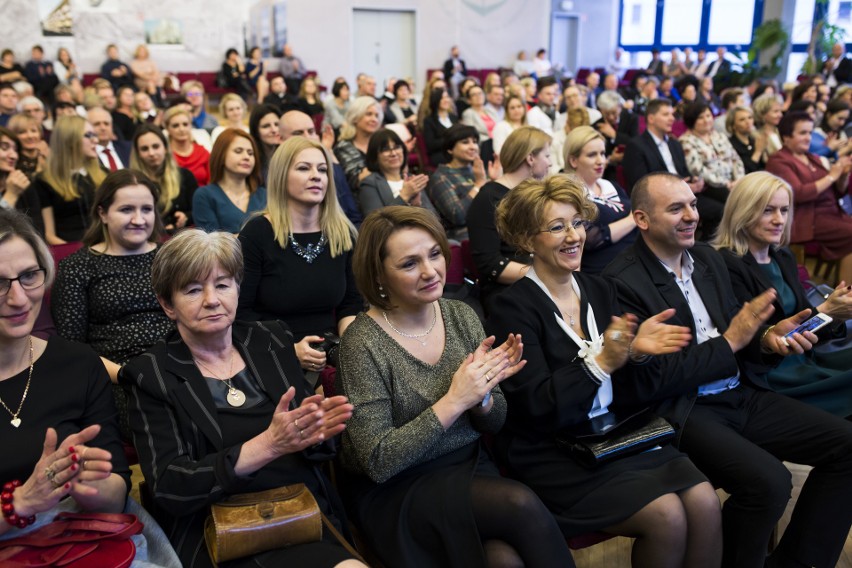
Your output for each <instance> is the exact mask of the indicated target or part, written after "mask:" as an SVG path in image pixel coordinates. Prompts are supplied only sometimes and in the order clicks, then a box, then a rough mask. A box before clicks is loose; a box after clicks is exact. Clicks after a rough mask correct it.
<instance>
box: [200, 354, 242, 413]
mask: <svg viewBox="0 0 852 568" xmlns="http://www.w3.org/2000/svg"><path fill="white" fill-rule="evenodd" d="M193 359H195V357H193ZM195 362H196V363H197V364H198V365H200V366H201V367H204V368H205V369H207V372H208V373H210V374H211V375H213V378H214V379H216V380H217V381H222V382H223V383H225V384H226V385H227V386H228V395H227V396H226V397H225V400H227V401H228V404H230V405H231V406H234V407H240V406H242V405H244V404H245V403H246V394H245V393H244V392H243V391H241V390H240V389H238V388H237V387H235V386H234V385H233V383H231V379H230V377H231V376H233V371H234V352H233V351H231V364H230V365H229V366H228V377H229V378H225V379H223V378H222V377H220V376H219V375H217V374H216V373H214V372H213V370H212V369H211V368H210V367H208V366H207V365H205V364H204V363H202V362H201V361H199V360H198V359H195Z"/></svg>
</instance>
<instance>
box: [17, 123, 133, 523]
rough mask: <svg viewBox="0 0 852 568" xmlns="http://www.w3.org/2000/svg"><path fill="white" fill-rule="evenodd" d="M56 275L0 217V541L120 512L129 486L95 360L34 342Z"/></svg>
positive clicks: (28, 233)
mask: <svg viewBox="0 0 852 568" xmlns="http://www.w3.org/2000/svg"><path fill="white" fill-rule="evenodd" d="M81 120H82V119H81ZM53 275H54V268H53V259H52V258H51V256H50V252H49V251H48V249H47V246H46V245H45V243H44V241H42V240H41V238H40V237H39V236H38V234H37V233H36V232H35V229H34V228H33V226H32V225H31V224H30V222H29V220H27V218H26V217H25V216H24V215H23V214H21V213H18V212H16V211H10V210H7V209H2V210H0V406H2V408H0V438H2V440H3V454H4V456H3V460H2V463H0V485H2V495H0V499H2V501H3V511H2V514H3V519H2V520H0V539H3V538H12V537H16V536H18V535H19V533H20V531H21V529H23V528H25V527H27V526H29V525H31V524H33V523H36V522H40V521H43V520H44V521H47V520H50V519H51V518H52V517H53V516H54V515H55V514H56V512H58V511H59V510H76V511H79V510H83V511H99V512H120V511H121V510H122V509H123V508H124V504H125V500H126V497H127V490H128V488H129V487H130V469H129V468H128V467H127V463H126V461H125V458H124V452H123V451H122V449H121V443H120V441H119V436H118V429H117V427H116V424H115V418H114V416H115V408H114V406H113V402H112V395H111V394H110V387H109V385H110V383H109V378H108V377H107V376H106V371H105V370H104V366H103V365H102V364H101V361H100V359H98V357H97V355H95V354H94V353H93V352H92V350H91V349H90V348H89V347H87V346H85V345H81V344H79V343H73V342H71V341H68V340H66V339H64V338H62V337H59V336H53V337H51V338H50V339H49V340H48V341H44V340H42V339H39V338H37V337H34V336H33V335H32V329H33V324H34V323H35V321H36V317H37V316H38V313H39V310H40V308H41V304H42V300H43V299H44V295H45V292H46V289H47V287H49V286H50V283H51V282H52V280H53Z"/></svg>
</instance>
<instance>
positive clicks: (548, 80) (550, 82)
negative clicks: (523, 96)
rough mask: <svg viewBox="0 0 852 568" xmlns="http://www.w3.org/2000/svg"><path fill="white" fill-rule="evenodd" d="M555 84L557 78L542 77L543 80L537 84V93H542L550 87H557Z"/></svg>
mask: <svg viewBox="0 0 852 568" xmlns="http://www.w3.org/2000/svg"><path fill="white" fill-rule="evenodd" d="M555 84H556V78H555V77H542V78H541V79H539V80H538V83H536V85H537V87H538V88H537V89H536V91H535V92H536V93H540V92H541V90H542V89H544V88H545V87H550V86H551V85H555Z"/></svg>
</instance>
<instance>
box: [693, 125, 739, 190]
mask: <svg viewBox="0 0 852 568" xmlns="http://www.w3.org/2000/svg"><path fill="white" fill-rule="evenodd" d="M680 143H681V145H683V153H684V154H685V156H686V167H687V168H689V173H690V174H692V175H694V176H696V177H700V178H703V179H704V182H705V183H708V184H710V185H713V186H722V187H727V185H728V183H729V182H732V181H737V180H738V179H740V178H741V177H743V176H744V175H745V166H743V161H742V160H741V159H740V156H739V154H737V152H736V150H734V147H733V146H731V141H730V140H728V138H727V137H726V136H725V135H724V134H722V133H721V132H717V131H715V130H713V131H712V132H711V133H710V143H709V144H708V143H707V142H705V141H704V140H703V139H702V138H699V137H698V136H696V135H695V134H693V133H692V131H689V132H687V133H686V134H684V135H683V136H681V137H680Z"/></svg>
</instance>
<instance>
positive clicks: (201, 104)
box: [180, 80, 219, 133]
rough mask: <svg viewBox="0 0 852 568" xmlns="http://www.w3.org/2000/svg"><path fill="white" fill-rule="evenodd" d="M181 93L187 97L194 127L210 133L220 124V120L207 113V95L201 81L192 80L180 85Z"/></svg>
mask: <svg viewBox="0 0 852 568" xmlns="http://www.w3.org/2000/svg"><path fill="white" fill-rule="evenodd" d="M180 94H181V95H183V96H184V97H186V100H187V101H188V102H189V105H190V111H191V113H192V127H193V128H200V129H203V130H206V131H207V132H208V133H210V132H213V129H214V128H216V127H217V126H219V121H218V120H216V117H214V116H213V115H212V114H208V113H207V95H206V94H205V93H204V85H202V84H201V82H200V81H196V80H190V81H187V82H185V83H184V84H183V85H181V87H180Z"/></svg>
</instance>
